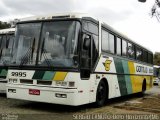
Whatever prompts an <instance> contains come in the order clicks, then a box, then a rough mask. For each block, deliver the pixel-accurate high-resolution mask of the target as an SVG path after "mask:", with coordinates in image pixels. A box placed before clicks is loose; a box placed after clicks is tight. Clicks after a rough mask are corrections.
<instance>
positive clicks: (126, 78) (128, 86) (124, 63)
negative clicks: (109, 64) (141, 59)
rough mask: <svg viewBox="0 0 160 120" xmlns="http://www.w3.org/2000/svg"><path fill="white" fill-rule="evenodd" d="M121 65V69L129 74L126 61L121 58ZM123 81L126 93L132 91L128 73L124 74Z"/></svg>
mask: <svg viewBox="0 0 160 120" xmlns="http://www.w3.org/2000/svg"><path fill="white" fill-rule="evenodd" d="M122 65H123V69H124V74H130V73H129V66H128V61H126V60H123V61H122ZM125 82H126V88H127V93H128V94H131V93H132V83H131V79H130V76H129V75H125Z"/></svg>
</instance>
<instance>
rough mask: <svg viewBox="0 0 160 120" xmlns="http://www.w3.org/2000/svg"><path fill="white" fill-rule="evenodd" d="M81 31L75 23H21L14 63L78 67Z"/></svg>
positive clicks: (18, 26)
mask: <svg viewBox="0 0 160 120" xmlns="http://www.w3.org/2000/svg"><path fill="white" fill-rule="evenodd" d="M79 29H80V23H79V22H76V21H49V22H45V21H44V22H41V23H23V24H18V25H17V33H16V40H15V46H14V50H13V54H14V55H13V56H14V59H13V61H12V64H14V65H37V66H41V67H42V66H45V67H77V64H78V62H77V60H78V59H77V43H78V34H79ZM37 51H38V52H37Z"/></svg>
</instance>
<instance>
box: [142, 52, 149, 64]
mask: <svg viewBox="0 0 160 120" xmlns="http://www.w3.org/2000/svg"><path fill="white" fill-rule="evenodd" d="M143 62H148V53H147V51H145V50H144V51H143Z"/></svg>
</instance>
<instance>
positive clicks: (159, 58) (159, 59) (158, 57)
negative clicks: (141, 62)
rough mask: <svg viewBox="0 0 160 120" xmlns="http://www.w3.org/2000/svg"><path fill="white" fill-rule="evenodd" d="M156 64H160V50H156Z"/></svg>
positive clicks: (154, 59) (154, 60)
mask: <svg viewBox="0 0 160 120" xmlns="http://www.w3.org/2000/svg"><path fill="white" fill-rule="evenodd" d="M153 62H154V65H158V66H160V52H156V53H155V54H154V58H153Z"/></svg>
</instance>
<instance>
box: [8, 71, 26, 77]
mask: <svg viewBox="0 0 160 120" xmlns="http://www.w3.org/2000/svg"><path fill="white" fill-rule="evenodd" d="M11 76H15V77H26V72H11Z"/></svg>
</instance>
